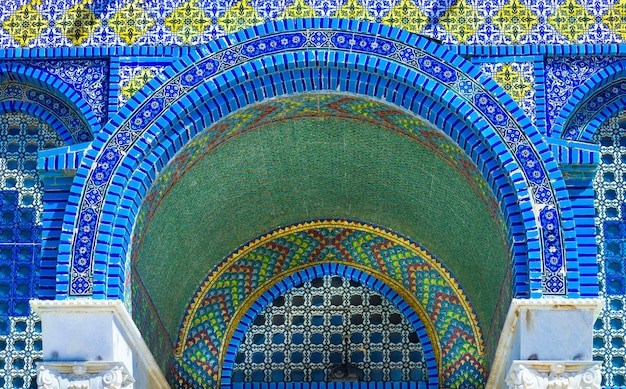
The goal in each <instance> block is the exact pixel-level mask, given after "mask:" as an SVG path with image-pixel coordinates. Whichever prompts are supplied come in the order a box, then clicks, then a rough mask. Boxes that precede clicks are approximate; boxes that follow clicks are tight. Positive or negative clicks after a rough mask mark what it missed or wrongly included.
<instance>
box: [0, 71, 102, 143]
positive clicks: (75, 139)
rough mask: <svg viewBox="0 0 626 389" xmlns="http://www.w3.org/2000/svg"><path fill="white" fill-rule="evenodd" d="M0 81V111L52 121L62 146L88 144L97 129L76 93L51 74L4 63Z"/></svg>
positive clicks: (97, 124) (97, 122) (81, 99)
mask: <svg viewBox="0 0 626 389" xmlns="http://www.w3.org/2000/svg"><path fill="white" fill-rule="evenodd" d="M0 81H2V86H1V87H0V104H2V106H3V108H4V109H13V110H17V111H19V112H23V113H27V114H31V115H34V116H36V117H37V118H40V119H42V120H46V119H50V118H53V128H54V129H55V130H57V132H59V135H60V136H61V137H62V138H63V140H64V141H66V143H83V142H89V141H91V140H93V139H94V134H95V133H96V132H97V131H98V130H99V129H100V127H101V124H100V122H99V120H98V117H97V116H96V115H95V114H94V112H93V111H92V110H91V108H90V107H89V105H88V104H87V102H85V100H84V99H83V98H82V96H81V95H80V93H78V92H77V91H75V90H74V89H73V88H72V87H71V86H70V85H69V84H67V83H66V82H64V81H63V80H61V79H60V78H59V77H57V76H55V75H54V74H51V73H47V72H44V71H42V70H39V69H36V68H33V67H28V66H24V65H22V64H19V63H7V64H3V65H2V66H0ZM9 112H11V111H9Z"/></svg>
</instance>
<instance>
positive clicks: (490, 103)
mask: <svg viewBox="0 0 626 389" xmlns="http://www.w3.org/2000/svg"><path fill="white" fill-rule="evenodd" d="M474 103H475V104H476V106H477V107H478V109H480V111H481V112H483V113H484V114H485V115H486V116H487V118H488V119H489V120H490V121H491V122H492V123H493V124H495V125H497V126H506V124H507V123H508V121H509V117H508V115H507V114H506V113H505V112H504V110H502V108H500V106H499V105H498V104H497V103H496V102H495V100H494V99H493V98H492V97H491V96H489V95H488V94H486V93H477V94H475V95H474ZM533 154H534V153H533Z"/></svg>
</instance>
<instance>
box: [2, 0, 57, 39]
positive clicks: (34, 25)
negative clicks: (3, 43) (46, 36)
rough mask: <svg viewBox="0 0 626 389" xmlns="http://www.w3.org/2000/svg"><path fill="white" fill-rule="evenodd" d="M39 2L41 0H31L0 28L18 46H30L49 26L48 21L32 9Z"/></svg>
mask: <svg viewBox="0 0 626 389" xmlns="http://www.w3.org/2000/svg"><path fill="white" fill-rule="evenodd" d="M41 2H42V0H33V1H31V2H30V3H28V4H25V5H23V6H22V7H20V8H19V9H18V10H17V11H16V12H15V13H13V14H12V15H11V16H9V17H8V18H7V20H5V21H4V23H2V28H4V29H5V30H7V32H8V33H9V35H11V37H12V38H13V39H15V40H16V41H17V42H18V43H19V44H20V46H28V45H30V43H31V42H32V41H33V40H34V39H35V38H37V37H38V36H39V34H41V33H42V32H43V31H44V30H45V29H46V28H48V27H49V26H50V22H49V21H48V19H46V17H45V16H43V15H42V14H41V12H39V11H37V10H36V9H35V7H34V6H35V5H39V4H41Z"/></svg>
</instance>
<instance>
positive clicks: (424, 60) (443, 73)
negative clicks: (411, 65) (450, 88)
mask: <svg viewBox="0 0 626 389" xmlns="http://www.w3.org/2000/svg"><path fill="white" fill-rule="evenodd" d="M417 63H419V65H420V69H422V70H423V71H424V72H426V73H428V74H430V75H431V76H433V77H435V78H436V79H438V80H440V81H441V82H445V83H452V82H455V81H456V72H455V71H454V69H452V68H451V67H450V66H448V65H445V64H443V63H441V62H439V61H437V60H436V59H434V58H433V57H431V56H428V55H426V56H423V57H420V59H418V60H417Z"/></svg>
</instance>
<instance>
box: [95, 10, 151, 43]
mask: <svg viewBox="0 0 626 389" xmlns="http://www.w3.org/2000/svg"><path fill="white" fill-rule="evenodd" d="M142 2H143V0H133V1H132V2H131V3H128V4H127V5H126V6H124V7H122V8H120V10H119V11H117V12H116V13H115V15H113V17H112V18H111V19H109V20H108V22H107V24H108V26H109V27H110V28H111V30H113V32H115V33H116V34H117V35H118V36H119V37H120V38H122V39H123V40H124V42H126V44H127V45H132V44H134V43H135V42H137V40H138V39H139V38H141V37H142V36H143V35H144V34H145V33H147V32H148V30H150V29H151V28H152V27H154V25H155V21H154V19H153V18H152V17H151V16H150V14H149V13H148V11H146V10H145V9H144V8H142V7H141V3H142Z"/></svg>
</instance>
